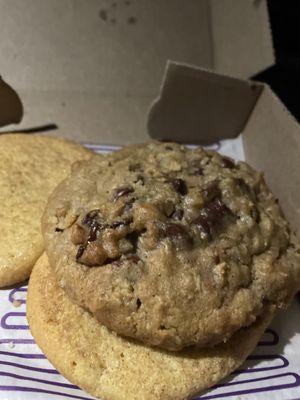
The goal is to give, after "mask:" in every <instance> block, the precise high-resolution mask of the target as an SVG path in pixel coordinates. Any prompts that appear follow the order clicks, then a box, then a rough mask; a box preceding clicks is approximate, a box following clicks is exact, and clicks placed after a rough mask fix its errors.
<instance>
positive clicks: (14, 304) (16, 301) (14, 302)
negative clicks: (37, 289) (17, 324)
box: [13, 300, 22, 308]
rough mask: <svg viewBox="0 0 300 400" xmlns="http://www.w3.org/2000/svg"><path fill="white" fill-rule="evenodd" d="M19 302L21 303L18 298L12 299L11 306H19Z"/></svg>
mask: <svg viewBox="0 0 300 400" xmlns="http://www.w3.org/2000/svg"><path fill="white" fill-rule="evenodd" d="M21 304H22V303H21V301H20V300H14V301H13V306H14V307H16V308H17V307H20V305H21Z"/></svg>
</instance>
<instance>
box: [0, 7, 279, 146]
mask: <svg viewBox="0 0 300 400" xmlns="http://www.w3.org/2000/svg"><path fill="white" fill-rule="evenodd" d="M0 9H1V24H0V37H1V41H0V54H1V59H0V74H1V75H2V76H3V79H5V80H6V81H7V82H8V83H9V84H10V85H11V86H12V87H14V88H15V89H16V90H17V92H18V94H19V95H20V98H21V100H22V103H23V106H24V117H23V120H22V122H21V124H20V127H19V129H23V128H28V127H31V126H39V125H44V124H47V123H55V124H57V125H58V127H59V131H58V133H59V134H60V135H63V136H67V137H70V136H71V137H73V138H75V139H77V140H81V141H86V142H94V143H97V142H98V143H99V142H101V143H106V144H117V143H119V144H120V143H122V144H124V143H129V142H136V141H143V140H147V133H146V129H145V128H146V123H145V122H146V117H145V116H146V115H147V111H148V109H149V106H150V104H151V102H152V100H153V99H154V98H155V97H156V96H157V91H158V87H159V84H160V81H161V76H162V74H163V71H164V68H165V65H166V61H167V60H168V59H171V60H176V61H179V62H184V63H189V64H194V65H198V66H201V67H204V68H207V69H212V70H214V71H217V72H220V73H224V74H227V73H229V74H230V75H232V76H237V77H242V78H248V77H249V75H251V74H254V73H257V72H258V71H260V70H262V69H264V68H266V67H268V66H270V65H271V64H273V62H274V58H273V49H272V41H271V34H270V30H269V26H268V15H267V7H266V2H265V0H243V1H241V0H222V1H220V0H188V1H183V0H151V1H149V0H89V1H84V0H68V1H61V0H51V1H49V0H26V1H24V0H9V1H7V0H0Z"/></svg>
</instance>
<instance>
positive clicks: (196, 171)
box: [194, 167, 203, 176]
mask: <svg viewBox="0 0 300 400" xmlns="http://www.w3.org/2000/svg"><path fill="white" fill-rule="evenodd" d="M194 174H195V175H198V176H201V175H203V168H201V167H198V168H196V169H195V171H194Z"/></svg>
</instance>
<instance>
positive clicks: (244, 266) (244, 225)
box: [43, 143, 300, 351]
mask: <svg viewBox="0 0 300 400" xmlns="http://www.w3.org/2000/svg"><path fill="white" fill-rule="evenodd" d="M43 234H44V239H45V243H46V252H47V254H48V256H49V259H50V264H51V267H52V269H53V271H54V274H55V276H56V278H57V280H58V282H59V285H60V286H61V287H62V288H63V289H64V290H65V291H66V292H67V293H68V294H69V296H70V297H71V298H72V299H73V300H74V301H75V302H76V303H77V304H79V305H81V306H83V307H85V308H86V309H88V310H89V311H90V312H91V313H93V314H94V315H95V316H96V318H97V319H98V320H99V321H100V322H101V323H102V324H103V325H105V326H107V327H108V328H110V329H112V330H114V331H116V332H117V333H119V334H121V335H125V336H128V337H131V338H135V339H138V340H140V341H142V342H144V343H146V344H147V345H152V346H159V347H161V348H165V349H168V350H174V351H175V350H180V349H182V348H183V347H185V346H189V345H197V346H200V347H201V346H211V345H215V344H217V343H219V342H222V341H226V340H227V339H228V338H230V337H231V336H232V334H233V333H234V332H235V331H237V330H238V329H240V328H241V327H245V326H248V325H250V324H252V323H253V322H254V321H255V320H256V318H257V317H258V316H259V315H261V314H262V313H263V312H264V310H265V308H266V307H269V306H270V305H275V306H276V307H277V308H281V307H285V306H286V305H287V304H288V303H289V301H290V299H291V297H293V295H294V293H295V292H296V290H297V289H298V288H299V286H300V283H299V281H300V254H299V247H297V245H296V244H295V241H294V238H293V235H292V233H291V232H290V228H289V225H288V223H287V221H286V220H285V218H284V217H283V215H282V212H281V210H280V207H279V205H278V201H277V200H276V198H275V197H274V196H273V195H272V194H271V193H270V191H269V189H268V188H267V186H266V184H265V182H264V179H263V176H262V174H261V173H258V172H256V171H254V170H253V169H252V168H251V167H249V166H248V165H247V164H245V163H243V162H239V163H235V162H234V161H233V160H231V159H229V158H225V157H222V156H221V155H219V154H218V153H216V152H213V151H205V150H204V149H202V148H195V149H187V148H186V147H184V146H181V145H177V144H173V143H165V144H164V143H149V144H145V145H139V146H132V147H128V148H125V149H124V150H121V151H119V152H117V153H114V154H112V155H109V156H106V157H103V158H101V159H97V158H94V159H93V160H91V161H89V162H85V163H83V164H82V165H81V167H79V168H77V169H76V170H75V171H74V172H73V173H72V175H71V176H70V177H69V178H67V179H66V180H65V181H64V182H63V183H62V184H61V185H60V186H59V187H58V188H57V189H56V190H55V192H54V194H53V195H52V197H51V198H50V200H49V202H48V206H47V208H46V211H45V214H44V217H43Z"/></svg>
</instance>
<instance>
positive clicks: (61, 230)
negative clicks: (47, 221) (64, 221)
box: [55, 228, 64, 232]
mask: <svg viewBox="0 0 300 400" xmlns="http://www.w3.org/2000/svg"><path fill="white" fill-rule="evenodd" d="M63 231H64V230H63V229H61V228H55V232H63Z"/></svg>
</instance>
